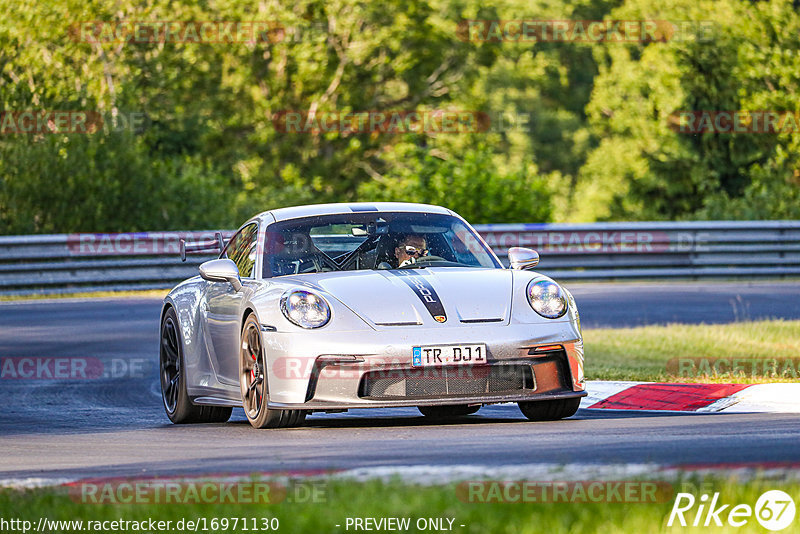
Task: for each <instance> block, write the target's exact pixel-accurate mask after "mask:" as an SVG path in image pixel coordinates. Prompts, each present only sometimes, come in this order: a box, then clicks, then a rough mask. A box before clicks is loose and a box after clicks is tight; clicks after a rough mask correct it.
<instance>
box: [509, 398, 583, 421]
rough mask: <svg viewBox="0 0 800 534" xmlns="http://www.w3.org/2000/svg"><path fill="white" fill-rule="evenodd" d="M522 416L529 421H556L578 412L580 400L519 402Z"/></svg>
mask: <svg viewBox="0 0 800 534" xmlns="http://www.w3.org/2000/svg"><path fill="white" fill-rule="evenodd" d="M517 404H519V409H520V411H521V412H522V414H523V415H524V416H525V417H527V418H528V419H530V420H531V421H556V420H558V419H564V418H565V417H571V416H573V415H575V412H577V411H578V406H580V405H581V398H580V397H577V398H574V399H556V400H543V401H527V402H519V403H517Z"/></svg>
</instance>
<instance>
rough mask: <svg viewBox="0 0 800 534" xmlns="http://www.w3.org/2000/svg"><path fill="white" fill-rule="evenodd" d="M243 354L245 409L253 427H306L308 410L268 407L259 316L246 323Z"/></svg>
mask: <svg viewBox="0 0 800 534" xmlns="http://www.w3.org/2000/svg"><path fill="white" fill-rule="evenodd" d="M239 354H240V356H239V385H240V386H241V390H242V407H243V408H244V413H245V415H247V420H248V421H250V424H251V425H253V426H254V427H255V428H280V427H290V426H298V425H300V424H302V422H303V421H304V420H305V418H306V412H305V411H304V410H275V409H270V408H268V407H267V398H268V394H269V387H268V383H267V364H266V357H265V355H264V348H263V346H262V343H261V331H260V328H259V324H258V321H257V320H256V316H255V315H252V314H251V315H250V316H248V317H247V320H246V321H245V322H244V327H242V344H241V348H240V350H239Z"/></svg>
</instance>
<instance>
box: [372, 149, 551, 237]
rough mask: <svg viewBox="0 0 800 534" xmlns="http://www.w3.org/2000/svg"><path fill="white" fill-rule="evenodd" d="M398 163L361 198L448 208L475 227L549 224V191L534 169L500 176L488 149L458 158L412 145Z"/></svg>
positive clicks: (402, 152) (376, 180) (528, 167)
mask: <svg viewBox="0 0 800 534" xmlns="http://www.w3.org/2000/svg"><path fill="white" fill-rule="evenodd" d="M396 157H397V161H396V165H393V166H392V167H391V171H390V173H388V174H387V175H385V176H379V175H375V176H374V177H373V179H372V180H371V181H369V182H365V183H363V184H362V186H361V187H360V189H359V194H360V196H361V197H362V198H370V199H374V200H376V201H382V200H386V201H390V200H400V201H406V200H407V201H415V202H424V203H428V204H437V205H441V206H446V207H449V208H451V209H453V210H456V211H458V213H459V214H460V215H462V216H463V217H465V218H466V219H467V220H469V221H470V222H472V223H491V222H497V221H502V220H508V221H515V220H517V221H519V220H537V221H546V220H549V219H550V210H551V208H550V203H549V196H550V191H549V189H548V185H547V183H546V182H545V180H544V179H543V178H542V177H541V176H539V175H538V174H537V173H536V170H535V167H533V166H532V165H522V166H521V168H520V169H519V170H517V171H513V172H507V173H504V172H498V169H497V168H496V166H495V165H494V162H493V160H492V154H491V151H490V149H489V148H488V147H486V146H485V145H479V146H477V147H475V148H471V149H469V150H466V151H464V153H463V156H454V155H445V154H443V153H441V152H440V151H439V152H437V151H433V150H426V149H425V148H420V147H418V146H416V145H413V144H411V145H407V146H406V147H403V150H401V151H399V152H398V153H397V154H396Z"/></svg>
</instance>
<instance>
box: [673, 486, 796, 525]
mask: <svg viewBox="0 0 800 534" xmlns="http://www.w3.org/2000/svg"><path fill="white" fill-rule="evenodd" d="M794 515H795V505H794V500H792V498H791V497H790V496H789V495H788V494H787V493H786V492H783V491H780V490H770V491H766V492H764V493H763V494H762V495H761V496H760V497H759V498H758V500H757V501H756V505H755V507H751V506H750V505H749V504H736V505H733V504H725V503H723V502H722V501H721V500H720V497H719V492H717V493H714V495H713V496H711V498H709V496H708V494H706V493H704V494H703V495H701V496H700V498H699V499H696V498H695V496H694V495H692V494H691V493H678V495H677V496H676V497H675V504H673V505H672V512H670V514H669V520H668V521H667V526H668V527H671V526H673V525H680V526H683V527H687V526H690V527H714V526H717V527H721V526H723V525H725V524H727V525H729V526H731V527H742V526H744V525H746V524H748V523H749V522H750V521H751V520H752V519H753V518H754V517H755V519H756V521H758V523H759V524H760V525H761V526H762V527H764V528H766V529H767V530H772V531H774V532H777V531H780V530H784V529H785V528H786V527H788V526H789V525H791V524H792V521H794Z"/></svg>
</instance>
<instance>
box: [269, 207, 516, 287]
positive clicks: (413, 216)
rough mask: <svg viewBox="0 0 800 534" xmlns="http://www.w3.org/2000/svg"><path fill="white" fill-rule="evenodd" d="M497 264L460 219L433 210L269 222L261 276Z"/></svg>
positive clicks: (483, 266) (328, 216)
mask: <svg viewBox="0 0 800 534" xmlns="http://www.w3.org/2000/svg"><path fill="white" fill-rule="evenodd" d="M426 267H482V268H496V269H500V268H502V265H501V264H500V263H499V262H498V261H497V259H496V258H495V256H494V255H493V254H492V253H491V252H490V251H489V249H488V248H487V246H486V245H485V244H484V243H483V241H482V240H481V239H480V238H479V237H478V236H477V235H476V234H475V233H474V232H473V231H472V230H471V229H470V228H469V227H468V226H467V225H465V224H464V223H463V222H462V221H461V220H460V219H458V218H457V217H453V216H452V215H443V214H436V213H407V212H405V213H394V212H380V213H376V212H370V213H348V214H337V215H321V216H317V217H305V218H301V219H291V220H288V221H283V222H279V223H275V224H271V225H270V226H269V228H268V229H267V233H266V246H265V248H264V277H265V278H270V277H274V276H285V275H293V274H305V273H319V272H328V271H361V270H372V269H422V268H426Z"/></svg>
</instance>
